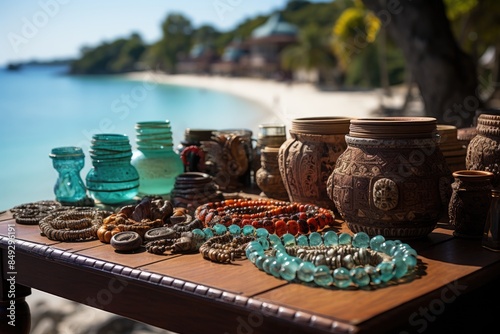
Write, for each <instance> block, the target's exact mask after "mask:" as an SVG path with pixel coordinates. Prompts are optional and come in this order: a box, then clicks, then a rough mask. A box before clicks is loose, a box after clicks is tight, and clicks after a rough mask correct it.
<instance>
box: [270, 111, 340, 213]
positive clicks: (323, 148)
mask: <svg viewBox="0 0 500 334" xmlns="http://www.w3.org/2000/svg"><path fill="white" fill-rule="evenodd" d="M349 121H350V119H349V118H344V117H310V118H297V119H294V120H292V125H291V129H290V136H291V138H289V139H288V140H286V141H285V142H284V143H283V144H282V145H281V147H280V150H279V154H278V161H279V169H280V173H281V177H282V179H283V182H284V184H285V188H286V190H287V193H288V196H289V200H290V201H291V202H302V203H314V204H316V205H318V206H321V207H324V208H329V209H331V210H333V211H334V212H335V211H336V209H335V205H334V203H333V201H332V200H331V199H330V198H329V197H328V194H327V190H326V182H327V180H328V177H329V176H330V174H331V173H332V171H333V168H334V167H335V162H336V161H337V158H338V157H339V156H340V154H341V153H342V152H344V150H345V149H346V147H347V144H346V142H345V135H346V134H347V133H348V132H349Z"/></svg>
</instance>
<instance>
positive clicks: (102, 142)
mask: <svg viewBox="0 0 500 334" xmlns="http://www.w3.org/2000/svg"><path fill="white" fill-rule="evenodd" d="M90 157H91V158H92V166H93V167H92V169H91V170H90V171H89V172H88V174H87V177H86V182H87V189H88V191H89V194H90V196H91V197H92V198H93V199H95V200H97V201H100V202H101V203H104V204H119V203H125V202H127V201H130V200H132V199H133V198H134V197H135V196H136V195H137V193H138V191H139V174H138V173H137V170H136V169H135V167H134V166H132V164H131V163H130V159H131V157H132V148H131V146H130V142H129V138H128V136H127V135H124V134H113V133H103V134H95V135H94V136H93V137H92V141H91V146H90Z"/></svg>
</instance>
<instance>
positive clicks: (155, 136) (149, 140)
mask: <svg viewBox="0 0 500 334" xmlns="http://www.w3.org/2000/svg"><path fill="white" fill-rule="evenodd" d="M135 130H136V144H137V150H135V151H134V153H133V156H132V165H133V166H134V167H135V168H136V169H137V172H138V173H139V180H140V182H139V183H140V185H139V194H142V195H159V196H163V195H168V194H170V192H171V191H172V189H173V187H174V183H175V178H176V177H177V176H178V175H179V174H181V173H183V172H184V165H183V163H182V160H181V158H180V156H179V155H178V154H177V153H176V152H175V151H174V148H173V139H172V130H171V126H170V121H168V120H166V121H147V122H138V123H137V124H136V126H135Z"/></svg>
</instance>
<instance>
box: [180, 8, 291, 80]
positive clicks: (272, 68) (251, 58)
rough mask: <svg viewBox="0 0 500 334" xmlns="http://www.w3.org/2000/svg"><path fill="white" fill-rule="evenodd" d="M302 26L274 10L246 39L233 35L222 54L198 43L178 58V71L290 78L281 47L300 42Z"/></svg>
mask: <svg viewBox="0 0 500 334" xmlns="http://www.w3.org/2000/svg"><path fill="white" fill-rule="evenodd" d="M298 33H299V29H298V28H297V27H296V26H295V25H292V24H290V23H288V22H285V21H284V20H283V17H282V15H281V14H280V13H275V14H273V15H272V16H271V17H270V18H269V19H268V20H267V21H266V22H265V23H264V24H262V25H261V26H259V27H257V28H255V29H254V31H253V32H252V34H251V36H250V38H248V39H246V40H242V39H234V40H233V41H231V43H230V44H229V45H227V46H226V48H225V49H224V52H223V54H222V55H221V57H220V58H217V57H216V54H215V50H214V49H213V48H211V47H210V46H209V45H206V44H197V45H195V46H194V47H193V49H192V50H191V52H190V54H189V55H188V56H187V57H185V58H184V59H179V61H178V63H177V71H178V72H179V73H198V74H201V73H210V74H217V75H226V76H255V77H266V78H290V77H291V74H290V73H288V72H286V71H284V70H283V67H282V66H281V58H280V54H281V51H282V50H283V49H284V48H285V47H287V46H289V45H291V44H294V43H296V42H297V39H298Z"/></svg>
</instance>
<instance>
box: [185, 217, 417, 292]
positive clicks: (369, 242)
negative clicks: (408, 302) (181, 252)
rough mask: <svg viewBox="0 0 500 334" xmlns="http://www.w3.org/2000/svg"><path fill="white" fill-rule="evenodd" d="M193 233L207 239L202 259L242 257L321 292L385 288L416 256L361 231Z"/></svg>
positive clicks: (209, 230) (400, 244)
mask: <svg viewBox="0 0 500 334" xmlns="http://www.w3.org/2000/svg"><path fill="white" fill-rule="evenodd" d="M192 232H193V234H195V235H197V236H198V237H200V238H204V239H205V240H206V241H205V243H204V244H203V245H202V246H201V247H200V253H201V254H202V256H203V257H204V258H205V259H207V260H211V261H215V262H222V263H224V262H231V261H233V260H236V259H243V258H247V259H248V260H250V261H251V262H252V263H253V264H254V265H255V266H256V267H257V268H258V269H260V270H262V271H264V272H266V273H267V274H269V275H273V276H275V277H276V278H281V279H284V280H286V281H289V282H302V283H306V284H313V285H318V286H321V287H336V288H339V289H345V288H348V287H369V286H372V287H374V286H378V285H385V284H388V283H389V282H397V281H398V280H400V279H403V278H404V277H407V276H409V275H410V274H411V273H412V272H413V271H414V270H415V268H416V266H417V252H416V251H415V250H414V249H413V248H412V247H410V246H409V245H408V244H406V243H403V242H401V241H400V240H385V238H384V237H383V236H381V235H377V236H374V237H372V238H370V237H369V236H368V235H367V234H366V233H364V232H358V233H356V234H354V235H353V236H351V235H350V234H348V233H341V234H337V233H335V232H334V231H327V232H325V233H324V234H320V233H318V232H312V233H310V234H309V235H307V236H306V235H300V236H298V237H297V238H296V237H295V236H293V235H291V234H285V235H283V236H282V237H278V236H277V235H275V234H270V233H269V232H268V231H267V230H266V229H264V228H257V229H255V228H254V227H253V226H251V225H247V226H244V227H243V228H240V227H239V226H237V225H231V226H229V227H226V226H224V225H222V224H216V225H214V226H213V228H205V229H203V230H201V229H195V230H193V231H192Z"/></svg>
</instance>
